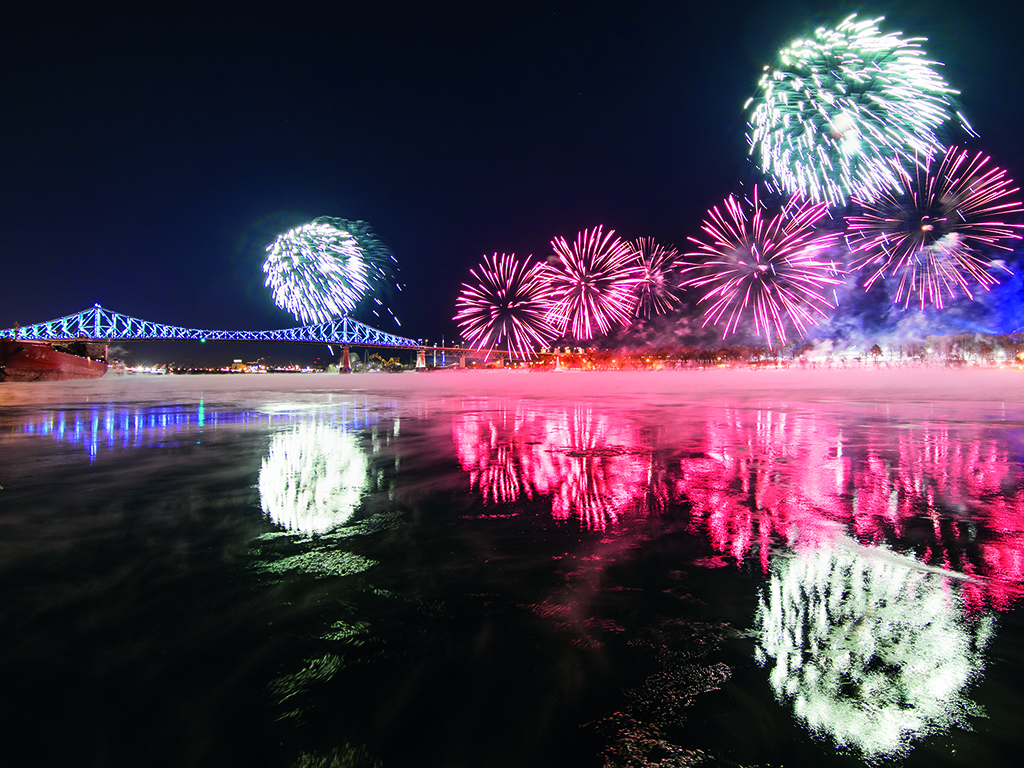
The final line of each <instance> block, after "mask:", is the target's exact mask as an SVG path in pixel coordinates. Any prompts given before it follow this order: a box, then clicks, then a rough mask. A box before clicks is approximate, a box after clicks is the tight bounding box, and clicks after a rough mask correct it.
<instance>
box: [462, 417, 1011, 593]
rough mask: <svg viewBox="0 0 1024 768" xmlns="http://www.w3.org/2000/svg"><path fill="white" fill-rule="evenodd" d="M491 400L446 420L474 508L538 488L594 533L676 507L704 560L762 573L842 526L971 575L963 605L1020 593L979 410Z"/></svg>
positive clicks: (1005, 511)
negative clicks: (971, 415) (915, 415)
mask: <svg viewBox="0 0 1024 768" xmlns="http://www.w3.org/2000/svg"><path fill="white" fill-rule="evenodd" d="M492 408H493V404H492V403H491V402H490V401H486V400H482V401H480V402H477V403H475V404H470V406H469V407H468V408H467V409H466V410H465V411H463V412H462V413H458V414H456V415H455V417H454V421H453V437H454V440H455V445H456V449H457V452H458V457H459V461H460V462H461V464H462V468H463V469H464V470H465V471H466V472H467V473H469V476H470V483H471V486H472V487H473V488H474V489H475V490H477V491H478V492H479V493H480V494H481V496H482V497H483V499H484V501H485V502H486V503H494V504H497V503H511V502H514V501H516V500H518V499H520V498H528V499H534V498H537V497H545V498H548V499H550V503H551V513H552V516H553V517H554V518H555V519H557V520H560V521H564V520H573V519H574V520H578V521H579V522H580V524H581V525H582V526H583V527H585V528H587V529H589V530H599V531H605V530H614V529H615V528H616V527H617V526H621V525H623V524H625V523H627V522H629V521H633V520H637V519H644V518H647V517H649V516H651V515H657V514H660V513H662V512H663V511H665V510H666V508H668V507H669V506H670V505H672V504H677V505H680V506H681V507H682V508H683V509H685V510H688V511H689V514H690V521H689V529H690V530H691V531H692V532H694V533H697V534H700V535H703V536H706V538H707V540H708V541H709V543H710V545H711V547H712V549H713V551H714V553H715V555H714V556H713V557H712V558H710V559H708V562H712V561H714V562H720V561H718V560H715V558H720V557H726V558H730V559H731V560H733V561H735V562H737V563H743V562H746V561H748V560H749V559H751V558H752V557H753V558H755V560H756V562H757V563H758V564H759V565H760V567H761V569H762V570H763V571H765V572H767V570H768V567H769V560H770V558H771V557H772V553H773V552H774V551H775V550H776V549H778V548H780V547H781V548H784V549H785V550H787V551H790V550H792V549H793V548H795V547H796V546H798V545H801V546H804V545H815V544H827V543H829V542H832V541H834V540H835V539H836V538H837V537H839V536H843V535H853V536H854V538H855V539H856V540H857V541H858V542H860V543H861V544H864V545H869V546H886V547H888V548H890V549H893V550H896V551H900V552H904V553H908V554H909V553H913V554H914V555H915V556H916V557H917V559H918V560H920V561H922V562H923V563H924V564H926V565H929V566H933V567H938V568H942V569H946V570H951V571H958V572H961V573H963V574H965V575H967V576H971V577H974V580H972V581H968V582H966V583H965V588H964V598H965V600H966V601H967V605H968V607H969V608H970V609H972V610H981V609H982V608H984V607H985V606H991V607H994V608H997V609H1000V610H1005V609H1007V608H1008V607H1010V605H1011V603H1012V602H1013V601H1014V600H1016V599H1018V598H1020V597H1021V596H1024V487H1022V486H1024V483H1022V477H1021V470H1020V467H1019V465H1018V462H1017V461H1016V460H1015V459H1014V458H1013V457H1012V456H1011V454H1010V449H1009V447H1008V445H1007V441H1006V439H1005V437H1004V434H1005V433H1002V432H1000V431H998V430H997V429H994V428H993V427H992V426H991V425H989V424H987V423H986V422H985V421H984V420H983V419H982V420H967V421H958V420H954V419H945V418H926V419H922V420H920V421H896V420H893V419H892V418H890V417H889V416H884V417H882V416H880V414H878V413H874V414H869V416H870V418H867V419H866V420H865V419H864V414H863V413H853V412H851V413H848V414H847V413H843V412H840V414H839V417H837V415H836V414H835V413H833V412H830V411H824V410H822V411H818V410H814V409H807V408H805V409H801V410H788V409H785V408H778V407H772V408H763V407H749V408H745V407H729V406H719V407H714V408H704V409H701V410H700V411H699V412H695V411H687V412H685V413H680V414H679V415H678V416H677V418H674V419H672V420H671V421H670V422H669V423H659V427H658V429H656V430H652V429H650V428H645V427H642V426H640V424H639V422H638V421H637V418H636V415H635V414H633V413H632V412H630V411H616V410H614V409H612V408H607V407H605V408H598V407H595V406H593V405H587V404H579V403H573V404H565V403H560V404H557V405H554V404H544V403H536V402H533V403H531V402H525V401H518V402H516V403H514V404H511V403H506V404H505V405H504V406H502V407H499V408H497V409H492ZM659 439H660V440H661V442H662V443H668V444H659ZM669 441H671V442H669Z"/></svg>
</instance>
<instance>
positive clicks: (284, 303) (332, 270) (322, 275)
mask: <svg viewBox="0 0 1024 768" xmlns="http://www.w3.org/2000/svg"><path fill="white" fill-rule="evenodd" d="M267 252H268V253H269V256H267V260H266V262H264V264H263V271H264V273H266V275H267V279H266V283H265V284H266V285H267V286H269V287H270V289H271V291H272V292H273V297H274V303H275V304H277V306H279V307H281V308H282V309H285V310H287V311H288V312H291V313H292V314H293V315H295V317H296V318H297V319H299V320H300V321H301V322H303V323H322V322H327V321H328V320H331V319H332V318H335V317H339V316H341V315H347V314H348V313H349V312H351V311H352V310H353V309H354V308H355V306H356V304H358V303H359V300H360V299H362V298H363V296H364V295H365V294H366V292H367V291H368V290H369V288H370V280H369V271H368V269H367V266H366V261H365V260H364V259H363V255H362V251H361V250H360V249H359V244H358V243H357V242H356V239H355V238H354V237H353V236H352V235H351V234H350V233H348V232H346V231H345V230H344V229H339V228H338V227H336V226H334V225H333V224H329V223H325V222H321V223H311V224H304V225H302V226H301V227H296V228H295V229H292V230H289V231H288V232H285V233H284V234H283V235H280V236H279V237H278V238H277V240H275V241H274V243H273V244H272V245H270V246H268V247H267Z"/></svg>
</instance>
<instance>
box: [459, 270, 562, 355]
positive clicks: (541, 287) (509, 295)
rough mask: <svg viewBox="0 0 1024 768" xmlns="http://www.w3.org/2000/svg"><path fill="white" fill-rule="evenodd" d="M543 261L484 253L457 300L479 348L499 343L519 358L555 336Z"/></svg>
mask: <svg viewBox="0 0 1024 768" xmlns="http://www.w3.org/2000/svg"><path fill="white" fill-rule="evenodd" d="M546 270H547V268H546V267H545V266H544V265H543V264H529V263H528V262H526V261H520V260H518V259H517V258H516V257H515V254H504V253H503V254H501V255H500V256H499V255H498V254H497V253H496V254H494V255H493V256H484V259H483V261H482V262H481V263H480V265H479V266H478V267H477V268H476V269H471V270H470V274H471V275H472V276H473V277H474V278H476V281H477V282H476V283H475V284H472V285H471V284H469V283H463V284H462V291H461V292H460V293H459V297H458V298H457V299H456V300H455V307H456V310H457V312H456V314H455V321H456V322H457V323H458V324H459V330H460V331H461V333H462V337H463V338H464V339H466V340H467V341H468V342H469V343H470V344H472V345H474V346H476V347H491V346H499V347H504V348H505V349H507V350H508V351H509V352H510V353H511V354H513V355H516V356H518V357H524V358H525V357H532V356H533V354H534V353H535V352H536V350H537V348H538V347H546V346H547V345H548V344H549V343H550V342H551V340H552V339H553V338H554V337H555V336H556V331H555V330H554V329H553V328H552V327H551V325H550V323H549V322H548V320H547V319H546V317H545V313H546V310H547V308H548V298H549V296H550V293H551V289H550V286H549V282H548V280H547V279H545V276H544V275H545V272H546Z"/></svg>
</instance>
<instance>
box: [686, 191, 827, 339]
mask: <svg viewBox="0 0 1024 768" xmlns="http://www.w3.org/2000/svg"><path fill="white" fill-rule="evenodd" d="M826 211H827V205H826V204H825V203H811V202H809V201H808V202H800V201H799V199H798V198H797V197H795V196H794V197H793V198H791V199H790V201H789V202H788V203H787V204H786V205H785V206H783V208H782V210H781V211H780V212H779V213H777V214H775V215H774V216H766V215H765V211H764V209H763V207H762V205H761V203H760V201H759V200H758V193H757V189H756V188H755V190H754V201H753V204H752V205H750V206H745V205H744V203H743V202H741V201H739V200H737V199H736V198H735V197H732V196H731V195H730V196H729V197H728V198H727V199H726V201H725V213H724V214H723V213H722V212H721V211H719V209H718V207H717V206H716V207H714V208H712V209H711V210H710V211H708V216H707V218H706V219H705V220H704V226H703V229H704V232H705V233H706V234H707V235H708V237H709V238H710V242H702V241H700V240H697V239H695V238H692V237H691V238H690V241H691V242H693V243H694V244H696V245H697V247H698V249H699V250H698V251H696V252H692V253H687V254H685V256H684V257H685V258H686V259H688V260H689V259H693V260H694V261H693V262H691V263H690V264H689V265H688V266H687V267H686V268H685V269H684V273H687V274H688V273H693V274H692V276H690V277H686V278H685V279H684V280H683V283H682V285H683V286H685V287H693V288H704V289H707V293H706V294H705V295H704V297H703V298H701V300H700V303H703V304H706V307H705V310H704V325H707V324H708V323H710V324H712V325H716V326H717V325H719V324H722V325H723V331H722V338H725V337H726V336H728V335H729V334H730V333H735V332H736V330H737V328H738V326H739V324H740V321H741V320H743V318H744V317H745V315H746V314H747V313H748V311H749V313H750V314H751V316H752V317H753V320H754V328H755V330H756V332H757V334H758V335H762V336H764V337H765V338H766V339H767V340H768V343H769V344H771V343H772V335H773V332H774V334H775V335H776V336H778V338H779V340H780V341H781V342H782V343H785V341H786V324H787V320H788V321H789V323H791V324H792V325H793V326H794V327H795V328H796V329H797V331H799V333H800V334H801V335H802V334H804V333H805V332H806V329H807V327H808V326H812V325H814V324H816V323H817V322H818V320H819V319H820V318H821V317H824V316H825V312H824V309H825V308H831V307H832V306H833V305H832V304H831V303H830V302H829V301H828V299H826V298H825V295H824V294H823V289H824V288H825V287H826V286H828V285H838V284H839V283H840V280H838V279H837V278H835V277H833V276H832V273H833V272H834V271H835V265H834V264H833V263H832V262H830V261H824V260H819V259H818V258H817V257H818V255H819V254H820V253H821V252H822V251H824V250H826V249H828V248H830V247H832V246H833V245H834V244H835V242H836V240H837V239H838V234H836V233H830V232H824V233H823V232H818V231H815V229H814V225H815V223H816V222H817V221H818V220H819V219H821V217H822V216H824V215H825V213H826Z"/></svg>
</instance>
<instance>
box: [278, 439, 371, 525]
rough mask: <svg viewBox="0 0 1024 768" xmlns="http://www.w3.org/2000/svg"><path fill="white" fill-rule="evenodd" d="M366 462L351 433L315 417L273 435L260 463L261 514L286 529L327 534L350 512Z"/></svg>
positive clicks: (364, 484)
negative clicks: (265, 454) (267, 450)
mask: <svg viewBox="0 0 1024 768" xmlns="http://www.w3.org/2000/svg"><path fill="white" fill-rule="evenodd" d="M368 471H369V462H368V460H367V457H366V454H365V453H364V452H363V450H362V448H361V447H360V445H359V441H358V440H357V439H356V437H355V435H353V434H352V433H350V432H346V431H344V430H342V429H339V428H338V427H335V426H331V425H330V424H325V423H323V422H321V421H317V420H312V419H311V420H308V421H304V422H301V423H299V424H297V425H295V426H294V427H292V428H291V429H289V430H288V431H286V432H281V433H279V434H276V435H274V437H273V439H272V440H271V443H270V451H269V453H268V455H267V457H266V458H265V459H264V460H263V463H262V465H261V466H260V478H259V490H260V503H261V504H262V506H263V512H264V513H265V514H267V515H268V516H269V517H270V519H271V520H273V521H274V522H275V523H277V524H278V525H279V526H281V527H282V528H284V529H285V530H288V531H295V532H301V533H308V534H319V533H326V532H327V531H329V530H331V529H332V528H336V527H338V526H339V525H344V524H345V523H346V522H347V521H348V520H349V518H351V517H352V515H353V514H354V513H355V511H356V508H357V507H358V506H359V502H360V501H361V499H362V497H363V493H364V492H365V490H366V487H367V484H368Z"/></svg>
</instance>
